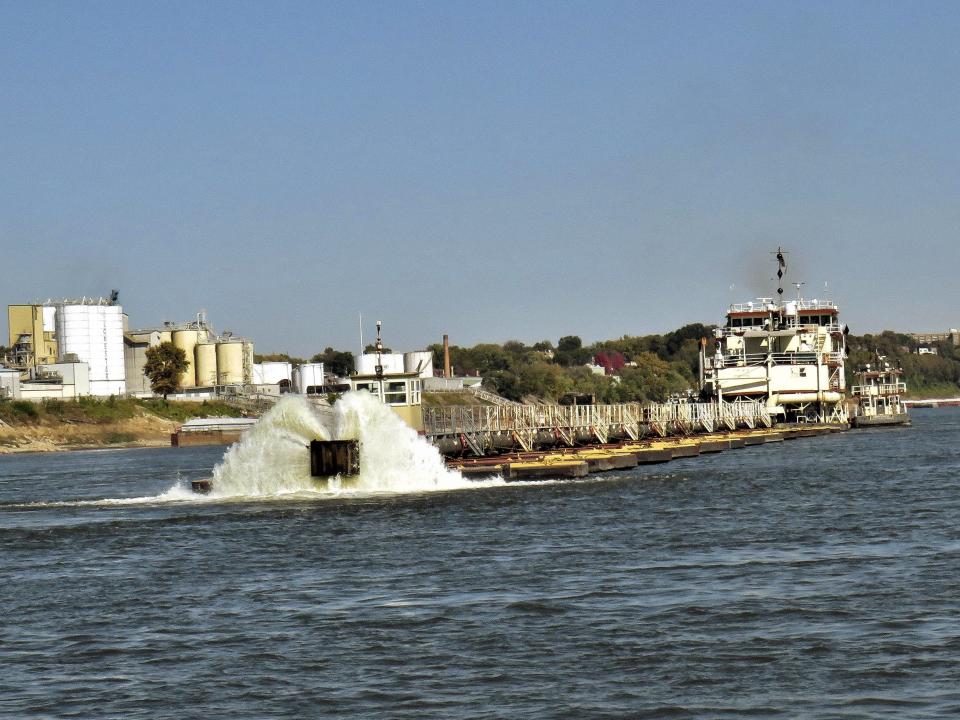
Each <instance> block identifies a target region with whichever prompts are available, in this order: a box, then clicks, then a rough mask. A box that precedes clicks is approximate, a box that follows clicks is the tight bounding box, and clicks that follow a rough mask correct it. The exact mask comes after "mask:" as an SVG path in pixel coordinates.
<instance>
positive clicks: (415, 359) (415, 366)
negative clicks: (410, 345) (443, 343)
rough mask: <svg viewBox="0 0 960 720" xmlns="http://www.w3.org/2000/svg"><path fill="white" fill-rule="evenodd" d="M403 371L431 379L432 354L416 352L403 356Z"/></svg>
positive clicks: (426, 351) (422, 351) (424, 351)
mask: <svg viewBox="0 0 960 720" xmlns="http://www.w3.org/2000/svg"><path fill="white" fill-rule="evenodd" d="M403 371H404V372H407V373H413V372H415V373H418V374H419V375H420V377H422V378H423V377H433V353H432V352H430V351H429V350H417V351H415V352H408V353H404V354H403Z"/></svg>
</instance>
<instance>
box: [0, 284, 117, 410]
mask: <svg viewBox="0 0 960 720" xmlns="http://www.w3.org/2000/svg"><path fill="white" fill-rule="evenodd" d="M7 320H8V325H9V333H8V342H9V347H10V353H9V355H8V357H7V364H8V365H9V366H10V367H11V368H13V369H15V370H18V371H19V372H20V375H21V379H22V380H23V379H24V378H23V376H24V375H25V376H26V380H25V381H24V382H21V383H20V390H19V392H20V394H21V396H23V397H26V396H27V394H28V393H29V394H30V395H31V396H36V397H76V396H79V395H100V396H108V395H123V394H124V393H126V377H125V369H124V351H123V325H124V316H123V309H122V308H121V307H120V305H119V304H117V302H116V296H115V295H114V296H111V297H110V298H108V299H104V298H81V299H79V300H57V301H53V300H47V301H46V302H43V303H35V304H33V305H10V306H8V308H7ZM79 365H85V368H83V369H81V368H79V367H77V366H79ZM58 383H59V385H60V387H59V388H55V387H53V386H55V385H57V384H58ZM28 386H29V387H28ZM68 386H69V387H68Z"/></svg>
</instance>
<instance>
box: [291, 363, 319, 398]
mask: <svg viewBox="0 0 960 720" xmlns="http://www.w3.org/2000/svg"><path fill="white" fill-rule="evenodd" d="M296 373H297V374H296V376H295V377H296V380H295V383H294V387H295V388H296V391H297V392H298V393H300V394H302V395H305V394H307V391H308V390H309V392H310V393H319V392H320V388H321V387H323V363H304V364H303V365H301V366H300V367H298V368H297V370H296Z"/></svg>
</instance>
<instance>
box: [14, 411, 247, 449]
mask: <svg viewBox="0 0 960 720" xmlns="http://www.w3.org/2000/svg"><path fill="white" fill-rule="evenodd" d="M242 415H243V412H242V411H241V410H240V409H239V408H236V407H233V406H231V405H227V404H225V403H178V402H166V401H163V400H134V399H116V398H114V399H94V398H82V399H80V400H76V401H60V400H56V401H47V402H44V403H31V402H4V403H0V454H10V453H31V452H59V451H65V450H89V449H98V448H136V447H167V446H169V445H170V435H171V433H173V432H175V431H176V429H177V427H178V426H179V425H180V423H182V422H184V421H185V420H189V419H190V418H194V417H240V416H242Z"/></svg>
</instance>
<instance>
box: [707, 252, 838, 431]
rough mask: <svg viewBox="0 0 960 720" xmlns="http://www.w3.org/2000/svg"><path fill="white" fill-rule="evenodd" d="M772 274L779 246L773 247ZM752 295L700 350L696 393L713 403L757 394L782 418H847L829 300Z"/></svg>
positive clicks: (735, 307)
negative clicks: (711, 340)
mask: <svg viewBox="0 0 960 720" xmlns="http://www.w3.org/2000/svg"><path fill="white" fill-rule="evenodd" d="M777 260H778V262H779V264H780V266H779V269H778V277H780V278H782V277H783V268H784V267H786V264H785V262H784V260H783V251H782V250H780V249H778V251H777ZM799 287H800V286H799V285H797V299H796V300H784V299H783V289H782V288H778V294H779V296H780V297H779V299H778V300H776V301H774V300H773V299H772V298H759V299H758V300H756V301H754V302H748V303H742V304H735V305H731V306H730V308H729V310H728V311H727V315H726V322H725V323H724V325H723V327H720V328H717V329H716V330H715V331H714V347H713V352H712V353H711V352H709V350H708V348H707V346H706V344H705V343H704V344H702V345H701V350H700V386H701V393H702V394H703V395H704V396H705V397H708V398H711V399H715V400H716V401H717V402H720V403H724V402H733V401H743V400H762V401H763V402H765V403H766V406H767V408H768V409H769V411H770V414H771V416H774V417H776V418H777V419H778V420H780V421H783V422H847V419H848V416H847V409H846V405H845V402H844V401H845V399H846V389H847V386H846V378H845V376H844V368H843V361H844V358H845V357H846V333H847V328H846V327H845V326H842V325H841V324H840V320H839V308H838V307H837V306H836V305H835V304H834V303H833V302H832V301H830V300H816V299H814V300H805V299H803V298H802V297H800V293H799Z"/></svg>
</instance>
